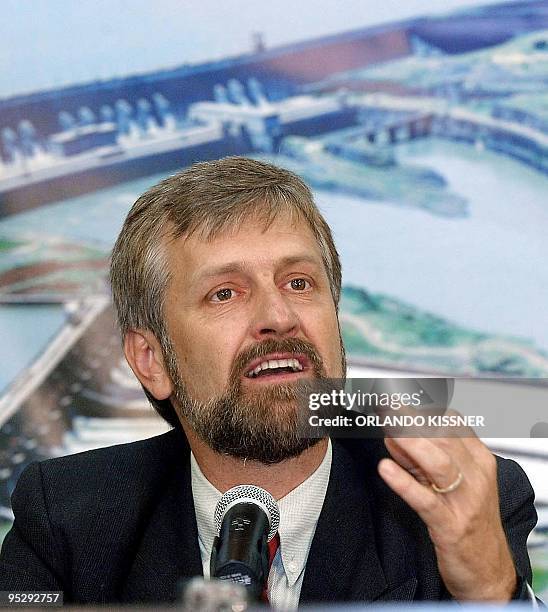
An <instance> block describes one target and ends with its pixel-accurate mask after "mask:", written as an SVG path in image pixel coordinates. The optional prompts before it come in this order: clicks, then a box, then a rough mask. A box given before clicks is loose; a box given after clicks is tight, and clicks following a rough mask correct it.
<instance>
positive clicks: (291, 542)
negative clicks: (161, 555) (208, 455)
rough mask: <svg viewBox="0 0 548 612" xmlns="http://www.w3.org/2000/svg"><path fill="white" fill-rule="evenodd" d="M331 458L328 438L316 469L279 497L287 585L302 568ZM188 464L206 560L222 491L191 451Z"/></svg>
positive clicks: (312, 535) (282, 550)
mask: <svg viewBox="0 0 548 612" xmlns="http://www.w3.org/2000/svg"><path fill="white" fill-rule="evenodd" d="M331 460H332V448H331V440H329V441H328V445H327V451H326V453H325V456H324V458H323V460H322V462H321V464H320V465H319V466H318V468H317V469H316V471H315V472H313V473H312V474H311V475H310V476H309V477H308V478H307V479H306V480H305V481H304V482H302V483H301V484H300V485H299V486H298V487H296V488H295V489H293V490H292V491H290V492H289V493H288V494H287V495H286V496H285V497H283V498H281V499H279V500H278V507H279V509H280V527H279V530H278V532H279V534H280V554H281V559H282V562H283V566H284V570H285V574H286V577H287V581H288V584H289V586H292V585H293V584H295V582H296V581H297V580H298V578H299V576H300V575H301V574H302V572H303V571H304V568H305V565H306V560H307V558H308V552H309V550H310V546H311V544H312V539H313V537H314V533H315V531H316V525H317V523H318V518H319V516H320V512H321V510H322V506H323V502H324V499H325V493H326V491H327V485H328V483H329V474H330V472H331ZM190 465H191V480H192V495H193V497H194V508H195V511H196V522H197V524H198V539H199V543H200V549H201V550H202V551H204V553H205V555H206V558H207V559H209V557H210V556H211V548H212V546H213V539H214V538H215V536H216V535H217V530H216V529H215V522H214V520H213V515H214V513H215V507H216V506H217V503H218V501H219V500H220V499H221V493H220V492H219V491H218V490H217V489H216V488H215V487H214V486H213V485H212V484H211V483H210V482H209V480H207V478H206V477H205V476H204V474H203V472H202V470H201V469H200V466H199V465H198V462H197V461H196V458H195V457H194V454H193V453H192V452H191V454H190ZM204 574H206V575H208V574H209V568H204Z"/></svg>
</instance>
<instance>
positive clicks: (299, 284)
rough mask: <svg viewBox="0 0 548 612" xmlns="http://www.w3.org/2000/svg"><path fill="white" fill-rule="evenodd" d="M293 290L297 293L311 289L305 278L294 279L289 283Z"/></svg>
mask: <svg viewBox="0 0 548 612" xmlns="http://www.w3.org/2000/svg"><path fill="white" fill-rule="evenodd" d="M289 284H290V285H291V289H293V290H295V291H306V290H307V289H310V286H311V285H310V283H309V282H308V281H307V280H306V279H305V278H293V279H291V281H290V282H289Z"/></svg>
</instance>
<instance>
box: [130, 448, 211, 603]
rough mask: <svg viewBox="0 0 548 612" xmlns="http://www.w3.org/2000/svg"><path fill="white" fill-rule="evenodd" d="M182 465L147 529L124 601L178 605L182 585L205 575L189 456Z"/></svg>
mask: <svg viewBox="0 0 548 612" xmlns="http://www.w3.org/2000/svg"><path fill="white" fill-rule="evenodd" d="M179 457H181V455H179ZM180 461H181V465H180V468H178V469H175V470H174V474H173V477H172V479H171V480H170V483H169V485H168V487H167V490H166V491H165V495H163V496H162V498H161V499H160V500H159V503H158V504H157V506H156V508H155V510H154V512H153V513H152V515H151V517H150V520H149V522H148V524H147V526H146V528H145V531H144V534H143V537H142V539H141V541H140V543H139V547H138V549H137V551H136V555H135V557H134V562H133V565H132V567H131V570H130V572H129V574H128V577H127V580H126V582H125V586H124V590H123V594H122V601H143V602H147V601H148V602H158V601H174V600H175V599H176V598H177V596H178V592H177V591H178V587H180V583H181V581H184V580H185V579H186V578H190V577H192V576H201V575H203V572H202V561H201V556H200V548H199V544H198V529H197V525H196V514H195V510H194V502H193V497H192V486H191V478H190V461H189V456H188V453H184V455H183V457H182V458H181V459H180Z"/></svg>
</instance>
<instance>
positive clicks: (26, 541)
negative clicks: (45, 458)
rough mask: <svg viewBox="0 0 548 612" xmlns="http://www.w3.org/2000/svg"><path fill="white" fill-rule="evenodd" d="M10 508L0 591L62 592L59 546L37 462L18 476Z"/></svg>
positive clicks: (0, 565) (0, 559) (1, 559)
mask: <svg viewBox="0 0 548 612" xmlns="http://www.w3.org/2000/svg"><path fill="white" fill-rule="evenodd" d="M12 508H13V512H14V515H15V521H14V523H13V526H12V528H11V530H10V531H9V532H8V534H7V535H6V537H5V539H4V543H3V545H2V552H1V553H0V591H25V590H26V591H29V590H30V591H38V590H40V591H41V590H44V591H62V590H63V580H62V556H61V554H60V545H59V544H60V543H59V540H58V538H57V537H56V535H55V533H54V529H53V528H52V525H51V523H50V518H49V515H48V509H47V507H46V502H45V497H44V489H43V482H42V472H41V467H40V465H39V464H38V463H32V464H30V465H29V466H28V467H27V468H26V469H25V470H24V472H23V473H22V474H21V476H20V478H19V481H18V483H17V486H16V487H15V491H14V492H13V495H12Z"/></svg>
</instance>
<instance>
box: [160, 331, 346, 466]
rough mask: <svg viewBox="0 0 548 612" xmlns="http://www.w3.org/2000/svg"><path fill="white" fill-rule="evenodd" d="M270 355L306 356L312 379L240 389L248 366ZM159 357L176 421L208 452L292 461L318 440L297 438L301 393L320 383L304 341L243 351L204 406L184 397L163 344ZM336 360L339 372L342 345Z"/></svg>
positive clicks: (316, 359) (314, 356)
mask: <svg viewBox="0 0 548 612" xmlns="http://www.w3.org/2000/svg"><path fill="white" fill-rule="evenodd" d="M272 353H293V354H303V355H306V357H308V359H309V361H310V364H311V369H312V373H313V378H312V379H298V380H296V381H295V382H289V383H288V382H286V383H273V384H270V385H265V386H263V385H261V386H260V387H258V388H257V389H244V387H243V385H242V382H241V381H242V377H243V376H244V375H245V371H246V369H247V367H248V364H249V363H250V362H251V361H252V360H254V359H260V358H261V357H266V356H267V355H269V354H272ZM164 357H165V362H166V366H167V369H168V373H169V375H170V377H171V380H172V383H173V387H174V398H175V400H176V401H177V404H178V406H177V408H178V410H177V412H178V414H179V417H183V418H184V419H186V420H187V422H188V423H189V425H190V426H191V427H192V429H193V430H194V432H195V433H196V434H197V435H198V436H199V437H200V438H201V439H202V440H203V441H204V442H205V443H206V444H207V445H208V446H209V447H210V448H211V449H213V450H214V451H216V452H218V453H221V454H225V455H230V456H231V457H235V458H238V459H244V460H249V461H258V462H260V463H263V464H273V463H279V462H281V461H284V460H286V459H290V458H292V457H296V456H298V455H300V454H301V453H302V452H303V451H305V450H307V449H308V448H311V447H312V446H314V445H316V444H318V442H320V440H321V438H306V437H303V436H302V435H299V431H300V423H301V422H302V421H301V419H302V410H304V407H305V397H306V390H307V388H308V389H309V388H310V386H311V385H313V384H317V382H318V381H319V380H320V381H321V380H325V379H326V376H325V371H324V367H323V363H322V359H321V357H320V355H319V354H318V352H317V351H316V349H315V347H314V345H313V344H311V343H310V342H307V341H306V340H301V339H296V338H285V339H283V340H274V339H269V340H265V341H264V342H261V343H259V344H256V345H254V346H252V347H250V348H249V349H247V350H245V351H243V352H242V353H240V354H239V355H238V357H237V358H236V359H235V361H234V364H233V366H232V368H231V373H230V377H229V382H228V385H227V390H226V392H225V393H224V394H223V395H222V396H220V397H217V398H212V399H211V400H209V401H206V402H198V401H197V400H195V399H193V398H192V397H191V396H190V394H189V393H188V391H187V389H186V387H185V384H184V382H183V379H182V376H181V372H180V369H179V365H178V361H177V357H176V354H175V351H174V349H173V347H172V346H171V345H170V343H169V342H168V343H167V346H164ZM341 359H342V367H343V372H345V371H346V362H345V356H344V349H343V347H342V342H341Z"/></svg>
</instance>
